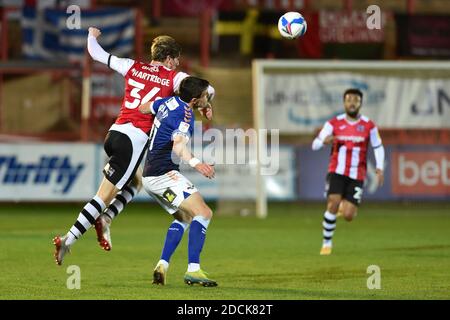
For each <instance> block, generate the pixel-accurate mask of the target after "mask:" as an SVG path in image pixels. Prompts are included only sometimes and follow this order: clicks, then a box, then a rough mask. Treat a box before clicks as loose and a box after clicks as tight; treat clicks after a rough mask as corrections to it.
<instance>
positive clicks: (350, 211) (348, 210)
mask: <svg viewBox="0 0 450 320" xmlns="http://www.w3.org/2000/svg"><path fill="white" fill-rule="evenodd" d="M343 202H344V206H343V214H344V218H345V220H346V221H348V222H350V221H352V220H353V219H354V218H355V217H356V215H357V213H358V207H357V206H356V205H355V204H353V203H351V202H350V201H347V200H343Z"/></svg>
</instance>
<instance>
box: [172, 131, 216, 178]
mask: <svg viewBox="0 0 450 320" xmlns="http://www.w3.org/2000/svg"><path fill="white" fill-rule="evenodd" d="M187 142H188V139H187V138H186V137H185V136H183V135H176V136H175V137H174V138H173V147H172V150H173V152H174V153H175V154H176V155H177V156H178V157H180V159H181V160H183V161H185V162H187V163H189V165H190V166H191V167H193V168H194V169H195V170H197V171H198V172H200V173H201V174H202V175H204V176H205V177H207V178H209V179H212V178H214V174H215V172H214V167H213V166H210V165H209V164H206V163H202V162H201V161H200V160H199V159H197V158H195V157H194V156H193V155H192V153H191V152H190V151H189V150H188V148H187V146H186V144H187Z"/></svg>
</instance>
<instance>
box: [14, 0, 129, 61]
mask: <svg viewBox="0 0 450 320" xmlns="http://www.w3.org/2000/svg"><path fill="white" fill-rule="evenodd" d="M22 13H23V15H22V31H23V44H22V51H23V54H24V56H25V57H26V58H29V59H39V60H55V59H58V60H61V59H63V60H70V61H81V60H82V59H83V55H84V52H85V49H86V39H87V35H88V28H89V27H97V28H99V29H100V31H101V32H102V34H101V36H100V37H99V38H98V40H99V43H100V45H101V46H102V47H103V48H104V49H105V51H107V52H109V53H112V54H114V55H117V56H119V57H125V56H127V55H129V54H130V53H131V52H132V51H133V47H134V27H135V26H134V20H135V12H134V11H133V10H132V9H122V8H102V9H96V10H86V9H82V10H81V17H80V28H79V29H71V28H70V27H71V26H70V22H69V23H68V21H69V20H68V19H69V18H70V17H71V15H72V14H73V13H71V12H70V13H66V10H63V9H40V10H38V9H36V8H34V7H27V6H25V7H24V9H23V11H22Z"/></svg>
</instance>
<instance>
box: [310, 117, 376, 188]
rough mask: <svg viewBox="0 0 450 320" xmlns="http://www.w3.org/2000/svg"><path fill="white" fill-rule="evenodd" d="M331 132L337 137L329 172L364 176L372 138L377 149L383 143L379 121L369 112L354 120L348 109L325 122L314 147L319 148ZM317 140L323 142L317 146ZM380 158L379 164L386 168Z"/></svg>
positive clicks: (372, 142)
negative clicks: (348, 118) (367, 115)
mask: <svg viewBox="0 0 450 320" xmlns="http://www.w3.org/2000/svg"><path fill="white" fill-rule="evenodd" d="M329 135H333V136H334V140H333V145H332V148H331V158H330V163H329V166H328V172H333V173H336V174H341V175H344V176H347V177H349V178H351V179H355V180H364V178H365V177H366V170H367V149H368V145H369V141H370V144H371V145H372V147H373V148H374V149H375V148H378V147H380V146H382V141H381V138H380V135H379V133H378V129H377V127H376V125H375V123H374V122H373V121H371V120H370V119H368V118H367V117H366V116H360V118H359V119H358V120H357V121H354V122H350V121H348V120H347V119H346V115H345V113H344V114H341V115H338V116H337V117H335V118H333V119H331V120H329V121H327V122H326V123H325V125H324V127H323V128H322V130H321V131H320V133H319V136H318V137H317V138H316V140H315V142H314V143H313V149H314V150H316V149H319V148H320V147H321V142H323V140H324V139H325V138H326V137H327V136H329ZM317 140H318V142H317ZM314 144H316V145H317V144H319V145H320V146H319V147H316V146H315V145H314ZM383 158H384V155H383ZM376 160H377V168H380V169H383V164H382V162H383V161H379V159H376ZM383 160H384V159H383Z"/></svg>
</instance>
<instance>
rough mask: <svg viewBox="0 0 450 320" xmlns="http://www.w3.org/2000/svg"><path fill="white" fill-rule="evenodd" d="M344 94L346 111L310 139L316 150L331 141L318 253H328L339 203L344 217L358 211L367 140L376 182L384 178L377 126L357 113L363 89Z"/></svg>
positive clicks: (382, 150) (364, 169)
mask: <svg viewBox="0 0 450 320" xmlns="http://www.w3.org/2000/svg"><path fill="white" fill-rule="evenodd" d="M343 98H344V109H345V113H343V114H341V115H338V116H336V117H334V118H333V119H331V120H329V121H327V122H326V123H325V125H324V126H323V128H322V130H321V131H320V132H319V135H318V136H317V137H316V138H315V139H314V141H313V143H312V149H313V150H319V149H320V148H322V147H323V146H324V145H325V144H330V145H331V157H330V163H329V166H328V175H327V185H326V189H327V190H326V192H327V210H326V211H325V214H324V220H323V224H322V226H323V242H322V249H321V251H320V254H321V255H329V254H331V251H332V247H333V242H332V238H333V234H334V230H335V229H336V214H337V212H338V209H339V207H340V206H341V210H342V214H343V216H344V218H345V219H346V220H347V221H352V220H353V218H354V217H355V216H356V214H357V209H358V206H359V204H360V203H361V199H362V193H363V184H364V179H365V177H366V170H367V151H368V145H369V141H370V144H371V145H372V148H373V149H374V154H375V160H376V175H377V179H378V186H382V185H383V181H384V175H383V169H384V147H383V144H382V141H381V138H380V135H379V133H378V128H377V126H376V125H375V123H374V122H373V121H371V120H370V119H368V118H367V117H366V116H364V115H361V114H360V113H359V111H360V109H361V105H362V99H363V93H362V92H361V91H360V90H358V89H348V90H346V91H345V92H344V96H343Z"/></svg>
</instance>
